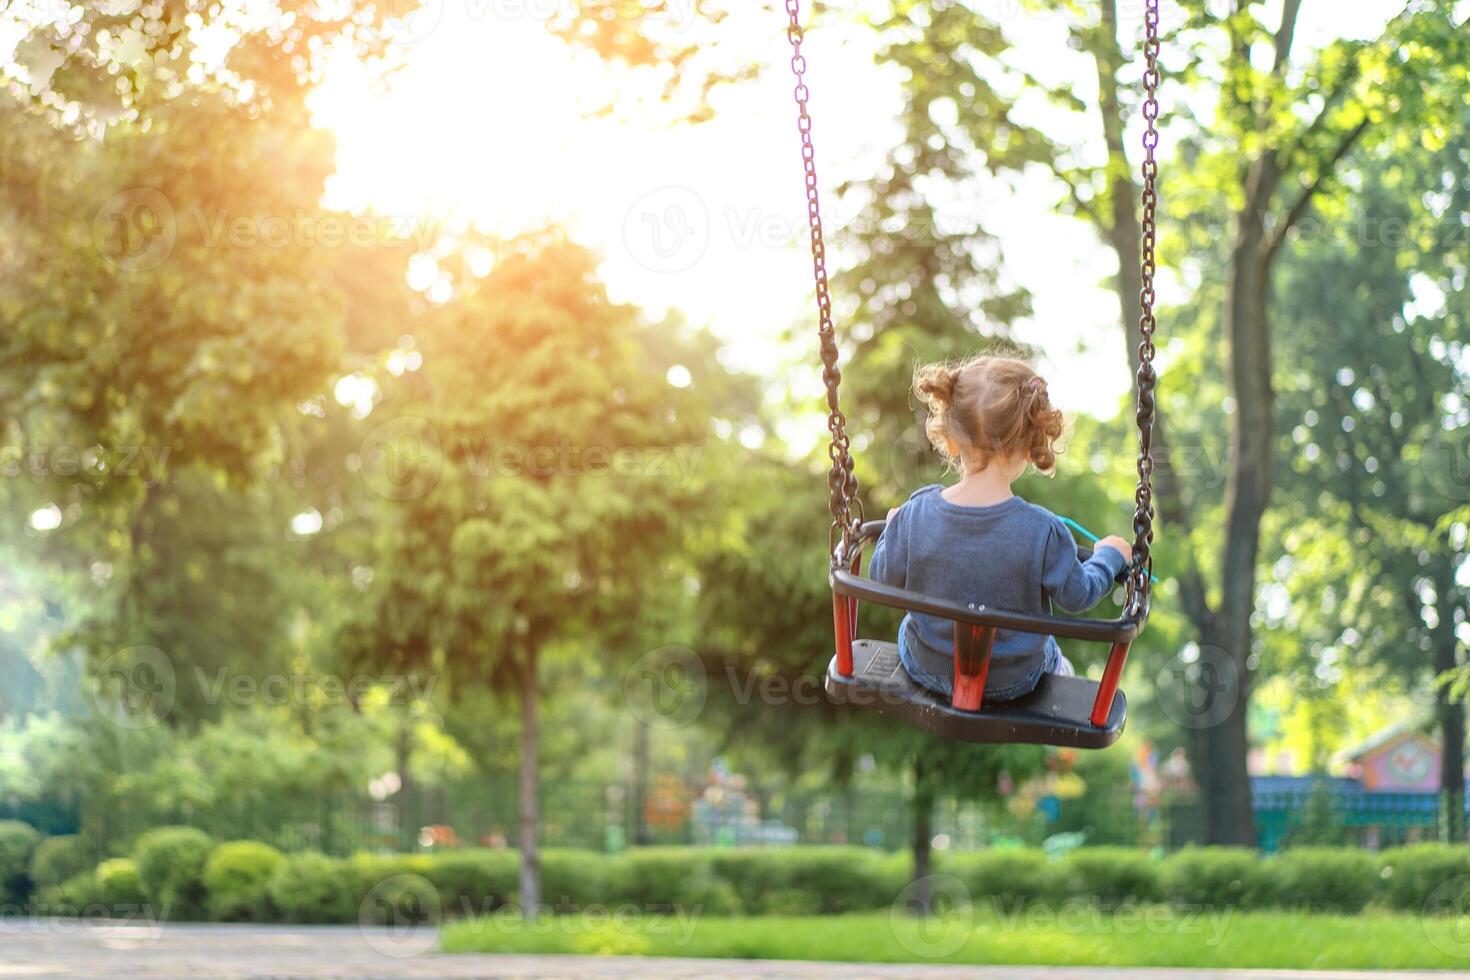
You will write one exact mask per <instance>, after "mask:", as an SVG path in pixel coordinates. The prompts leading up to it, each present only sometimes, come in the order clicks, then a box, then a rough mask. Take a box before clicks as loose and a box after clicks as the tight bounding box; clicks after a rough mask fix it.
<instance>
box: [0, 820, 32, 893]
mask: <svg viewBox="0 0 1470 980" xmlns="http://www.w3.org/2000/svg"><path fill="white" fill-rule="evenodd" d="M39 843H41V833H40V831H38V830H36V828H35V827H32V826H31V825H30V824H28V823H21V822H20V821H19V820H0V904H6V905H19V904H21V903H22V902H24V901H25V900H26V899H27V898H29V897H30V895H31V875H30V868H31V855H33V854H34V853H35V852H36V845H37V844H39Z"/></svg>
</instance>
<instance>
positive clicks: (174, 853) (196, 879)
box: [133, 827, 214, 920]
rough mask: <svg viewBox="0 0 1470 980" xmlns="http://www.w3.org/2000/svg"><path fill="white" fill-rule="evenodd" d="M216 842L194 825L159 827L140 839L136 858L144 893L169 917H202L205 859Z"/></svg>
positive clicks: (135, 851)
mask: <svg viewBox="0 0 1470 980" xmlns="http://www.w3.org/2000/svg"><path fill="white" fill-rule="evenodd" d="M213 849H214V842H213V841H212V840H210V838H209V835H208V834H206V833H205V832H204V831H202V830H196V829H195V828H193V827H159V828H157V829H155V830H150V831H148V832H147V833H145V834H143V835H142V836H140V837H139V838H138V841H137V843H136V844H135V845H134V846H133V860H134V861H136V862H137V863H138V876H139V877H140V878H141V879H142V881H143V892H144V894H145V895H147V896H148V901H149V902H150V903H151V904H152V905H154V906H155V907H156V908H157V909H158V913H159V914H160V915H166V916H168V917H169V918H170V919H174V920H177V919H184V920H189V919H195V920H198V919H203V918H204V917H205V914H206V910H205V904H204V903H205V890H204V862H205V861H206V860H208V858H209V852H210V851H211V850H213Z"/></svg>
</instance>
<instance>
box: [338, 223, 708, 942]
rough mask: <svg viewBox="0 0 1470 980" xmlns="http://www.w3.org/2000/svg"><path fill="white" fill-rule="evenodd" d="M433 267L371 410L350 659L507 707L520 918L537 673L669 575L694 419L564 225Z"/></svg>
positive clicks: (687, 504) (687, 488) (614, 638)
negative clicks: (406, 358)
mask: <svg viewBox="0 0 1470 980" xmlns="http://www.w3.org/2000/svg"><path fill="white" fill-rule="evenodd" d="M445 264H446V265H449V266H450V268H449V269H448V270H446V271H448V272H449V274H450V275H451V276H452V278H453V280H454V281H455V283H456V285H457V295H456V296H455V298H454V299H453V300H452V301H451V302H449V303H448V304H446V305H445V306H444V307H443V308H442V309H440V310H438V311H436V312H435V313H434V314H433V316H432V317H431V318H430V320H429V321H428V322H427V323H426V324H425V326H424V329H423V331H422V343H421V344H419V348H420V349H421V350H422V352H423V358H424V366H423V369H422V371H421V372H419V374H418V375H417V376H416V377H415V378H414V379H413V383H412V385H411V386H410V387H409V390H407V391H405V392H403V393H402V395H401V397H400V398H398V399H395V400H393V401H391V402H388V403H385V406H384V409H385V416H386V415H387V413H389V412H391V413H394V414H393V415H392V416H391V417H386V418H385V420H384V421H382V422H381V423H380V429H379V430H378V432H377V435H376V436H375V439H376V442H373V443H372V444H373V445H377V446H378V447H380V448H381V449H382V450H383V452H384V453H386V455H380V456H379V457H378V458H377V459H376V460H375V459H374V458H372V454H371V452H370V453H369V458H367V459H365V460H364V465H367V466H375V467H380V469H379V470H377V471H375V472H376V475H373V476H369V479H374V480H376V479H383V480H389V481H391V480H392V479H393V478H394V477H401V478H402V479H401V481H400V482H396V483H395V482H385V483H381V484H378V485H379V486H381V487H382V490H383V492H384V493H385V495H387V496H389V497H391V498H393V499H395V500H396V506H394V507H393V508H392V511H393V513H392V514H391V515H390V516H389V518H388V520H387V522H386V524H385V526H384V528H383V534H382V537H381V547H380V550H379V551H378V553H377V558H376V559H375V560H373V562H372V570H373V581H372V586H371V589H370V590H369V592H368V593H367V595H366V597H365V599H366V602H365V609H364V612H363V615H362V617H361V619H360V620H358V621H357V622H356V623H354V624H352V625H351V626H350V627H349V629H348V631H347V634H346V637H345V642H346V643H347V644H348V647H349V649H351V650H352V651H355V654H356V656H357V657H358V659H359V662H362V663H368V664H372V665H374V666H376V667H379V668H387V669H392V670H394V671H395V672H420V673H427V674H435V675H442V676H443V677H444V678H445V680H446V681H447V682H448V684H447V686H448V688H449V690H450V696H451V698H454V697H457V696H461V695H460V694H459V693H458V692H463V693H464V694H469V693H470V692H473V691H476V690H483V689H486V688H488V689H491V690H494V691H497V692H501V693H503V694H505V695H507V696H509V697H510V698H512V699H514V700H515V701H516V702H517V703H518V704H519V711H520V737H521V752H520V783H519V798H520V851H521V903H522V907H523V910H524V912H525V914H527V915H533V914H534V913H535V910H536V908H537V906H538V905H539V904H540V901H541V883H540V865H539V859H538V854H537V829H538V824H539V821H540V813H539V808H538V800H539V796H538V777H539V761H540V731H539V728H538V714H537V709H538V702H539V700H540V697H541V692H542V690H543V684H544V681H543V680H542V676H541V675H542V672H543V670H545V671H548V672H550V671H555V672H562V673H564V672H571V673H576V672H578V671H579V667H578V666H577V665H578V662H579V661H580V660H586V659H594V660H595V659H598V658H602V657H605V656H607V654H608V652H609V651H616V650H617V649H618V641H619V640H620V639H621V638H622V637H623V636H624V635H625V634H626V633H627V631H628V629H629V627H630V624H632V623H635V622H636V621H637V620H638V618H639V617H640V615H642V613H641V612H640V609H639V603H640V600H641V599H642V598H643V597H644V596H645V595H646V594H647V593H648V592H649V591H650V590H651V587H652V586H654V585H656V583H659V582H660V581H662V580H664V579H665V578H666V577H667V576H669V575H670V573H671V571H673V570H674V569H675V568H677V564H676V562H675V559H674V553H675V551H676V548H677V545H678V542H679V540H680V538H681V535H682V534H683V533H684V530H685V528H686V526H687V525H688V524H689V522H691V521H692V520H693V519H694V517H695V515H697V514H698V513H699V512H700V500H699V495H698V494H697V492H695V490H696V488H697V483H696V482H694V481H693V480H691V479H690V478H689V477H690V473H689V470H688V467H690V466H697V465H698V459H699V447H700V446H701V445H702V442H703V439H704V435H705V427H706V424H707V423H706V420H705V418H704V417H703V415H702V412H701V408H700V406H699V403H698V401H697V400H696V399H695V398H694V397H693V395H692V394H691V393H690V392H687V391H680V390H679V389H677V388H674V387H673V386H671V385H670V384H669V383H668V381H666V380H665V377H664V373H663V371H662V370H660V369H658V367H657V363H658V362H657V360H656V359H655V358H653V357H652V356H651V355H650V351H651V350H652V348H651V347H650V346H649V344H648V342H647V340H648V337H649V331H648V328H647V327H646V326H644V325H642V324H641V323H640V320H639V318H638V316H637V314H636V312H635V311H633V310H632V309H630V308H627V307H623V306H619V305H616V304H613V303H611V302H610V301H609V300H608V299H607V296H606V294H605V292H604V290H603V288H602V286H601V285H600V284H599V283H598V282H597V281H596V279H595V276H594V269H595V265H594V261H593V259H592V257H591V256H590V255H589V254H588V253H587V252H586V251H585V250H583V249H581V248H579V247H577V246H575V245H573V244H571V243H569V242H567V241H566V240H565V239H563V238H562V237H561V236H560V235H559V234H556V233H547V234H545V235H540V236H533V237H528V238H522V239H518V240H515V241H513V242H510V243H508V244H506V245H505V246H504V247H502V248H499V249H497V250H496V251H495V253H494V261H493V266H492V268H491V269H490V271H489V272H488V273H487V274H484V275H476V274H475V273H474V272H473V271H472V269H471V265H472V263H468V262H466V263H463V264H459V263H457V262H456V261H454V260H453V259H452V258H451V259H446V260H445ZM650 362H652V363H650ZM420 450H422V451H424V454H423V455H422V456H419V457H414V458H413V459H411V460H410V459H407V458H405V457H401V456H395V455H394V454H395V453H401V452H404V451H412V452H418V451H420ZM405 466H406V467H407V468H404V467H405ZM395 467H396V469H395ZM655 591H656V590H655Z"/></svg>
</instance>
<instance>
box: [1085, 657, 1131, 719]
mask: <svg viewBox="0 0 1470 980" xmlns="http://www.w3.org/2000/svg"><path fill="white" fill-rule="evenodd" d="M1130 645H1131V644H1129V643H1114V644H1113V650H1112V652H1111V653H1109V654H1108V665H1107V666H1106V667H1104V668H1103V675H1102V683H1100V684H1099V685H1098V687H1097V700H1096V701H1094V702H1092V723H1093V725H1095V726H1096V727H1098V728H1102V727H1104V726H1105V725H1107V723H1108V716H1109V715H1111V714H1112V713H1113V696H1114V695H1115V694H1117V693H1118V684H1119V682H1120V681H1122V679H1123V665H1124V664H1125V663H1127V662H1128V647H1129V646H1130Z"/></svg>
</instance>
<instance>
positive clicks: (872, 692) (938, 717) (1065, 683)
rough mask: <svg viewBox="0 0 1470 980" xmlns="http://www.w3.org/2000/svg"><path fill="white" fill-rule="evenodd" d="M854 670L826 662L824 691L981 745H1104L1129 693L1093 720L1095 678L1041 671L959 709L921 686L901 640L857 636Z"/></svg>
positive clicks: (1120, 722)
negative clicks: (1001, 697)
mask: <svg viewBox="0 0 1470 980" xmlns="http://www.w3.org/2000/svg"><path fill="white" fill-rule="evenodd" d="M852 666H853V671H852V676H851V677H844V676H842V673H841V672H840V671H839V670H838V665H837V658H836V657H835V656H834V657H833V658H832V662H831V663H830V664H829V665H828V666H827V678H826V682H825V687H826V689H827V696H828V697H829V698H830V699H831V700H832V701H833V702H835V703H837V704H850V705H854V706H857V707H863V708H872V709H874V710H876V711H878V712H880V713H882V714H885V715H890V716H892V717H894V718H897V719H898V720H899V721H903V722H907V723H908V724H910V725H916V726H918V727H919V728H922V729H924V730H925V731H928V732H932V733H933V734H935V735H938V736H939V737H940V738H948V739H953V740H955V741H959V742H972V743H976V744H982V745H994V744H1002V743H1007V744H1008V743H1027V744H1034V745H1058V746H1063V747H1066V748H1076V749H1103V748H1107V747H1108V746H1109V745H1112V744H1113V743H1114V742H1116V741H1117V740H1118V736H1120V735H1122V734H1123V726H1124V724H1125V723H1126V722H1127V720H1128V699H1127V697H1125V696H1124V694H1123V692H1122V691H1118V692H1116V693H1115V694H1114V695H1113V704H1112V708H1111V710H1110V711H1109V713H1108V718H1107V722H1106V724H1104V725H1102V726H1097V725H1094V724H1093V723H1092V720H1091V715H1092V708H1093V702H1095V701H1096V700H1097V694H1098V687H1099V684H1098V682H1097V681H1090V680H1087V679H1086V678H1081V677H1059V676H1057V675H1055V674H1045V675H1043V676H1042V678H1041V683H1040V684H1039V685H1037V687H1036V690H1034V691H1032V692H1031V693H1030V694H1028V695H1026V696H1025V697H1022V698H1017V699H1016V700H1014V701H1003V702H990V703H987V704H986V705H985V707H984V710H982V711H978V712H976V711H962V710H960V709H958V708H956V707H954V706H953V705H951V704H950V703H949V702H948V701H947V700H946V699H945V698H944V696H943V695H940V694H936V693H934V692H933V691H930V690H928V689H927V688H924V687H920V686H919V685H918V684H916V683H914V681H913V680H912V679H911V678H910V677H909V675H908V673H907V672H906V671H905V670H904V669H903V666H902V665H901V664H900V663H899V662H898V645H897V644H896V643H885V642H882V641H879V640H857V641H855V642H854V643H853V645H852Z"/></svg>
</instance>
